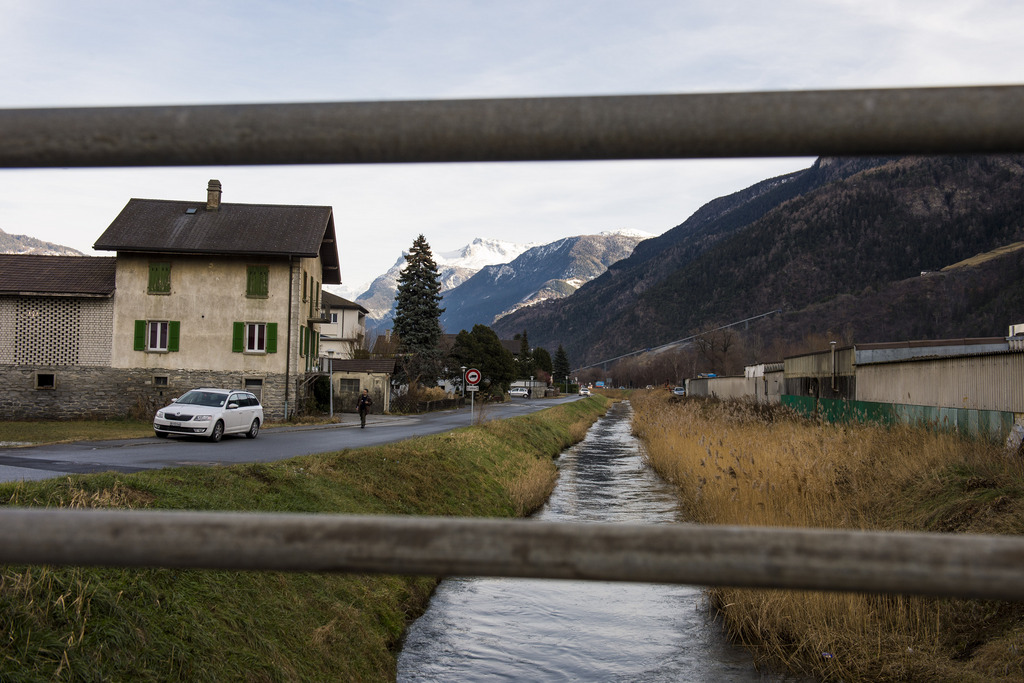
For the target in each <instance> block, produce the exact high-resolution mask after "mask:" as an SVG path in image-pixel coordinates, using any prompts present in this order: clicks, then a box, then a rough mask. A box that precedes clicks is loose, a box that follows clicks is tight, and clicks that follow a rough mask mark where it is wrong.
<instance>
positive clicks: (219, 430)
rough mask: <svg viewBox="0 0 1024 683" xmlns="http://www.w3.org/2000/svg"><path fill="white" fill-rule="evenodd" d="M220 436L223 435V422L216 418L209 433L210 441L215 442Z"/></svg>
mask: <svg viewBox="0 0 1024 683" xmlns="http://www.w3.org/2000/svg"><path fill="white" fill-rule="evenodd" d="M222 436H224V423H223V422H221V421H220V420H217V424H215V425H213V432H211V433H210V441H213V442H214V443H217V442H218V441H220V439H221V437H222Z"/></svg>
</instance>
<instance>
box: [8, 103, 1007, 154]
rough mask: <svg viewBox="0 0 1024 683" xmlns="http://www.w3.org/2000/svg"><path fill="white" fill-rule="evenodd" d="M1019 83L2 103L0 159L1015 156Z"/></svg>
mask: <svg viewBox="0 0 1024 683" xmlns="http://www.w3.org/2000/svg"><path fill="white" fill-rule="evenodd" d="M1022 111H1024V86H987V87H962V88H907V89H874V90H823V91H796V92H753V93H712V94H683V95H632V96H600V97H547V98H521V99H512V98H510V99H479V100H433V101H382V102H340V103H296V104H244V105H199V106H152V107H106V108H68V109H61V108H53V109H4V110H0V167H6V168H30V167H86V166H182V165H189V166H207V165H236V164H253V165H255V164H333V163H339V164H340V163H422V162H467V161H531V160H532V161H554V160H587V159H686V158H714V157H775V156H829V155H885V154H957V153H972V152H978V153H995V152H1024V117H1022V116H1021V112H1022Z"/></svg>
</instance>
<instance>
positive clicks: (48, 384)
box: [36, 372, 57, 389]
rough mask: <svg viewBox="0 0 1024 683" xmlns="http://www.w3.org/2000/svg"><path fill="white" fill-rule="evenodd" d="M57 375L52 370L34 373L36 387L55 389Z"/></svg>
mask: <svg viewBox="0 0 1024 683" xmlns="http://www.w3.org/2000/svg"><path fill="white" fill-rule="evenodd" d="M56 388H57V376H56V375H54V374H53V373H52V372H37V373H36V389H56Z"/></svg>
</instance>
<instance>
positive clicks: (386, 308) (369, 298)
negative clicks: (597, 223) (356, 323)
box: [355, 238, 535, 331]
mask: <svg viewBox="0 0 1024 683" xmlns="http://www.w3.org/2000/svg"><path fill="white" fill-rule="evenodd" d="M533 246H535V245H534V244H516V243H514V242H506V241H503V240H489V239H483V238H476V239H474V240H473V241H472V242H470V243H469V244H467V245H466V246H464V247H462V248H461V249H457V250H455V251H449V252H439V253H435V254H434V261H435V263H437V266H438V273H439V275H440V278H441V293H442V294H444V293H445V292H448V291H450V290H452V289H454V288H456V287H458V286H459V285H461V284H462V283H463V282H465V281H466V280H468V279H469V278H470V277H472V276H473V275H474V274H475V273H476V272H477V271H479V270H480V268H482V267H484V266H487V265H491V264H499V263H507V262H509V261H511V260H513V259H515V258H516V257H517V256H519V255H520V254H522V253H523V252H524V251H526V250H527V249H530V248H531V247H533ZM404 267H405V255H404V254H403V255H402V256H400V257H399V258H398V260H397V261H396V262H395V265H393V266H392V267H391V268H390V269H388V271H387V272H386V273H384V274H383V275H380V276H378V277H377V278H375V279H374V281H373V282H372V283H371V284H370V286H369V287H368V288H367V290H366V291H365V292H363V293H362V294H360V295H359V296H357V297H356V299H355V301H356V303H358V304H360V305H362V306H363V307H364V308H365V309H366V310H367V312H368V313H367V328H368V330H377V331H383V330H384V329H387V328H390V327H391V319H392V317H393V316H394V309H395V294H396V293H397V292H398V277H399V275H400V274H401V272H402V269H403V268H404ZM442 306H443V304H442Z"/></svg>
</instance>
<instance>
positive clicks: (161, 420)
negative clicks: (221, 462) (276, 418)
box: [153, 388, 263, 441]
mask: <svg viewBox="0 0 1024 683" xmlns="http://www.w3.org/2000/svg"><path fill="white" fill-rule="evenodd" d="M262 424H263V406H261V405H260V402H259V399H257V398H256V396H255V394H251V393H249V392H248V391H241V390H232V389H212V388H203V389H193V390H192V391H188V392H185V394H183V395H182V396H180V397H179V398H176V399H173V401H172V402H171V405H169V406H166V407H164V408H161V409H160V410H158V411H156V417H154V418H153V431H155V432H156V435H157V436H158V437H160V438H161V439H165V438H167V437H168V436H170V435H172V434H174V435H176V436H201V437H205V438H207V439H209V440H210V441H220V439H221V437H222V436H224V435H225V434H245V436H246V438H249V439H255V438H256V435H257V434H259V433H260V425H262Z"/></svg>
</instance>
